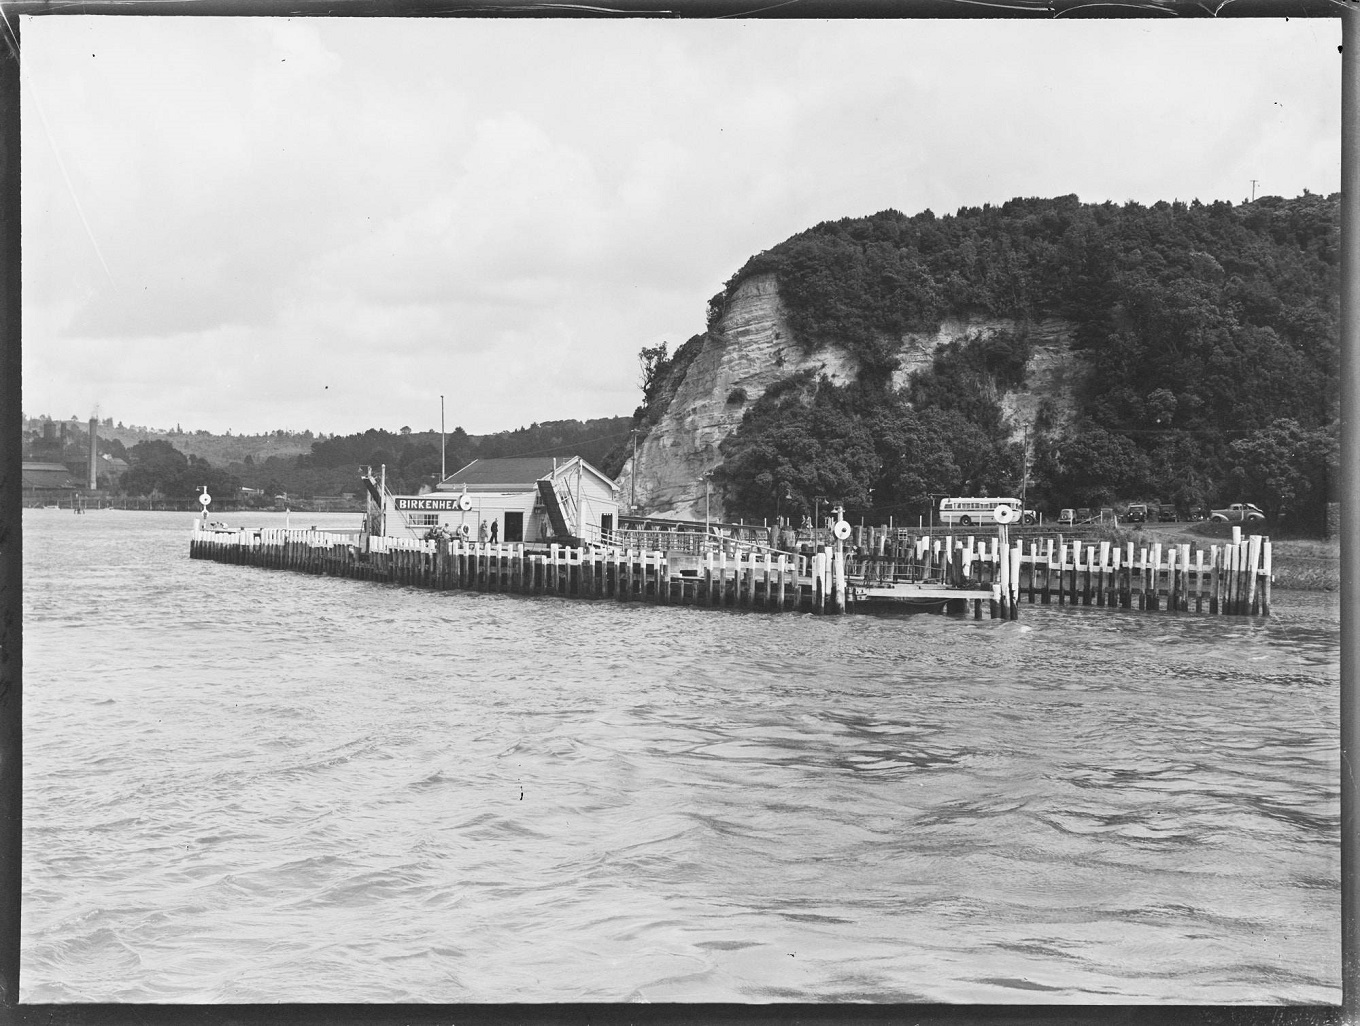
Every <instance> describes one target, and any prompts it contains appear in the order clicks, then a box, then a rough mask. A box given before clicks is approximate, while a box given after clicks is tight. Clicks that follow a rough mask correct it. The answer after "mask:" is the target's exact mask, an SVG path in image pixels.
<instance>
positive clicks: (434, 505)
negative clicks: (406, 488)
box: [397, 495, 462, 513]
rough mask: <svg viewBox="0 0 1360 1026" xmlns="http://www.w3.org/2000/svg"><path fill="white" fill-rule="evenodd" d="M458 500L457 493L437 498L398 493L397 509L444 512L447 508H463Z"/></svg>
mask: <svg viewBox="0 0 1360 1026" xmlns="http://www.w3.org/2000/svg"><path fill="white" fill-rule="evenodd" d="M458 500H459V496H457V495H451V496H448V497H440V498H437V499H434V498H429V497H427V496H419V497H416V496H409V495H398V496H397V509H403V510H414V511H416V512H424V513H435V512H443V511H445V510H459V509H462V506H460V505H459V501H458Z"/></svg>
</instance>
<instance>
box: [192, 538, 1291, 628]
mask: <svg viewBox="0 0 1360 1026" xmlns="http://www.w3.org/2000/svg"><path fill="white" fill-rule="evenodd" d="M1234 533H1235V535H1236V534H1237V532H1236V531H1235V532H1234ZM189 554H190V556H191V558H194V559H205V560H212V561H215V562H219V563H232V564H240V565H247V566H256V567H265V568H271V569H283V570H294V571H300V572H303V573H311V574H322V575H327V576H334V577H348V578H353V579H357V580H369V581H384V582H390V583H394V584H401V585H409V586H413V587H421V588H429V589H432V590H435V591H446V590H475V591H483V592H505V593H512V594H520V595H558V596H563V597H573V598H591V599H616V600H620V601H639V602H653V603H657V604H662V605H667V604H669V605H686V606H705V607H712V608H746V609H755V610H764V611H767V612H792V611H803V612H812V613H826V614H832V613H844V612H868V611H878V610H899V611H912V610H929V611H936V612H944V611H947V612H952V613H956V614H957V613H962V614H965V615H967V614H968V613H970V612H971V613H972V615H973V616H974V618H976V619H981V618H982V617H983V615H984V610H985V611H986V612H987V614H988V615H990V617H992V618H993V619H997V618H999V619H1017V618H1018V617H1019V611H1020V607H1021V605H1022V604H1029V605H1034V604H1036V603H1038V604H1043V605H1052V604H1057V605H1059V606H1095V607H1105V608H1112V609H1114V608H1118V609H1139V610H1144V611H1167V612H1191V611H1193V612H1201V613H1202V612H1208V613H1211V614H1230V615H1258V614H1260V615H1269V613H1270V600H1271V589H1270V585H1271V547H1270V540H1269V539H1268V538H1263V537H1262V536H1260V535H1252V536H1251V537H1249V538H1247V539H1238V538H1234V541H1233V542H1232V543H1224V544H1221V545H1217V544H1216V545H1211V546H1210V547H1209V549H1208V550H1207V551H1206V550H1204V549H1198V548H1196V549H1193V550H1192V546H1190V545H1189V544H1182V545H1166V546H1163V545H1161V544H1156V543H1154V544H1152V545H1141V546H1137V547H1135V545H1134V544H1133V543H1131V542H1130V543H1127V544H1125V545H1124V546H1118V545H1114V544H1112V543H1110V542H1108V541H1106V542H1099V543H1094V542H1091V543H1084V542H1080V541H1076V542H1068V541H1063V540H1061V539H1055V538H1034V537H1025V538H1022V539H1020V540H1017V541H1016V542H1015V543H1014V544H1011V543H1009V541H1008V540H1007V538H1006V537H1005V535H1004V531H1000V532H998V534H997V535H996V536H990V537H981V538H979V537H977V536H968V537H964V538H955V537H953V536H947V537H943V538H941V537H919V538H915V539H907V540H906V541H903V540H902V539H895V540H894V541H893V543H892V544H891V545H888V544H884V545H883V546H882V548H881V549H880V551H879V552H877V553H875V552H873V551H872V550H871V551H870V552H869V553H868V554H865V553H863V552H862V551H860V552H856V551H855V550H853V549H846V548H845V547H843V546H834V545H832V546H825V547H823V548H822V549H820V550H817V551H814V552H812V553H810V554H806V553H805V554H795V553H783V552H774V551H772V550H768V549H767V550H764V551H755V550H746V551H743V550H742V549H740V548H737V549H735V550H734V551H731V552H729V551H727V550H726V549H720V550H718V551H710V552H706V553H702V554H686V553H668V552H665V551H662V550H653V551H646V550H643V549H634V548H627V547H615V546H591V545H584V546H566V545H549V546H547V547H546V550H530V549H528V548H526V546H525V545H523V544H517V543H501V544H488V543H481V542H471V541H459V540H443V541H434V540H429V541H426V540H419V539H415V538H396V537H382V536H366V537H365V536H360V535H357V534H356V533H354V532H328V531H317V530H292V529H288V528H239V529H225V528H221V527H213V526H211V525H206V524H203V523H202V522H200V521H197V520H196V521H195V522H194V529H193V534H192V537H191V539H190V544H189Z"/></svg>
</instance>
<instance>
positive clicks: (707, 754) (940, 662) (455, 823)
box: [21, 510, 1341, 1003]
mask: <svg viewBox="0 0 1360 1026" xmlns="http://www.w3.org/2000/svg"><path fill="white" fill-rule="evenodd" d="M227 519H229V520H232V521H233V522H235V520H236V519H240V517H239V516H238V517H237V518H232V517H228V518H227ZM282 519H283V517H282V515H273V514H262V515H251V516H249V517H247V518H246V520H245V521H244V522H249V523H251V524H252V525H254V524H271V525H273V524H280V523H281V522H282ZM292 519H293V524H294V526H306V525H308V524H312V523H315V524H318V525H319V526H327V525H334V526H354V523H353V522H354V521H355V519H356V518H355V517H354V516H353V515H304V516H302V517H299V516H298V515H294V516H293V518H292ZM188 524H189V518H188V517H187V516H185V515H183V514H169V513H133V512H123V511H95V512H91V513H89V514H87V515H86V516H83V517H77V516H73V515H72V514H71V513H70V511H52V510H26V511H25V513H24V532H25V536H24V545H25V556H24V559H25V563H24V572H25V598H24V614H25V622H24V648H25V651H24V684H25V690H24V731H25V733H24V761H25V770H24V774H25V776H24V822H25V833H24V867H23V869H24V887H23V917H22V961H21V999H22V1000H23V1001H25V1002H81V1001H138V1002H165V1001H174V1002H275V1001H300V1002H312V1001H340V1002H425V1001H435V1002H483V1001H494V1002H503V1001H533V1002H555V1001H605V1002H614V1001H724V1002H726V1001H733V1002H768V1001H798V1002H831V1001H838V1002H843V1001H875V1002H876V1001H894V1002H998V1003H1005V1002H1041V1003H1064V1002H1082V1003H1100V1002H1106V1001H1109V1002H1120V1003H1129V1002H1175V1003H1200V1002H1233V1003H1271V1002H1289V1003H1305V1002H1328V1003H1332V1002H1338V1001H1339V1000H1340V996H1341V990H1340V959H1339V945H1340V910H1339V900H1340V899H1339V877H1340V854H1339V852H1340V849H1339V835H1340V830H1339V808H1340V807H1339V799H1338V780H1339V776H1338V773H1339V746H1338V729H1339V728H1338V672H1339V670H1338V667H1339V650H1340V629H1339V622H1338V609H1337V604H1336V600H1335V598H1334V597H1332V596H1323V595H1310V594H1299V593H1280V592H1277V593H1276V596H1275V599H1276V606H1277V612H1276V615H1275V616H1274V617H1273V618H1272V619H1271V620H1269V621H1265V620H1260V619H1246V618H1240V619H1234V618H1218V617H1209V616H1207V615H1206V616H1196V615H1193V614H1182V615H1175V614H1164V613H1163V614H1148V613H1138V612H1136V611H1134V612H1128V613H1125V612H1122V611H1113V610H1106V609H1098V608H1091V609H1061V608H1058V607H1048V608H1045V607H1042V606H1035V607H1029V606H1027V605H1026V606H1025V607H1023V609H1022V619H1021V620H1020V621H1019V622H1015V623H1008V622H1002V621H992V620H983V621H973V620H962V619H950V618H944V617H938V616H917V617H910V618H893V617H871V616H848V617H843V618H831V617H827V618H818V617H813V616H809V615H797V614H784V615H765V614H760V613H739V612H727V613H721V612H716V611H708V610H703V609H682V608H675V607H666V608H657V607H651V606H640V605H633V606H629V605H620V604H617V603H615V602H609V601H601V602H581V601H574V600H562V599H552V598H540V599H525V598H516V597H511V596H505V595H476V594H463V593H457V592H453V593H445V594H436V593H432V592H423V591H418V590H415V589H410V588H399V587H392V586H387V585H379V584H374V583H367V582H356V581H345V580H337V579H326V578H312V577H306V576H302V575H298V574H292V573H285V572H279V571H267V570H260V569H253V568H246V567H232V566H220V565H217V564H212V563H207V562H203V561H191V560H190V559H189V558H188Z"/></svg>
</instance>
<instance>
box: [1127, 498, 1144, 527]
mask: <svg viewBox="0 0 1360 1026" xmlns="http://www.w3.org/2000/svg"><path fill="white" fill-rule="evenodd" d="M1124 516H1125V518H1126V519H1127V520H1128V521H1129V522H1130V523H1133V524H1141V523H1143V522H1144V521H1145V520H1147V518H1148V508H1147V503H1146V502H1131V503H1129V510H1128V512H1127V513H1125V514H1124Z"/></svg>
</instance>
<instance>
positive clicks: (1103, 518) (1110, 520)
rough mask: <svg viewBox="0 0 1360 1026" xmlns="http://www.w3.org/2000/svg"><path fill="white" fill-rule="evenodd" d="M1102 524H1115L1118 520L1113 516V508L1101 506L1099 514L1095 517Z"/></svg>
mask: <svg viewBox="0 0 1360 1026" xmlns="http://www.w3.org/2000/svg"><path fill="white" fill-rule="evenodd" d="M1096 519H1097V520H1099V521H1100V522H1101V523H1102V524H1117V523H1119V518H1118V517H1116V516H1115V515H1114V507H1113V506H1101V507H1100V514H1099V515H1098V516H1097V517H1096Z"/></svg>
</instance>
